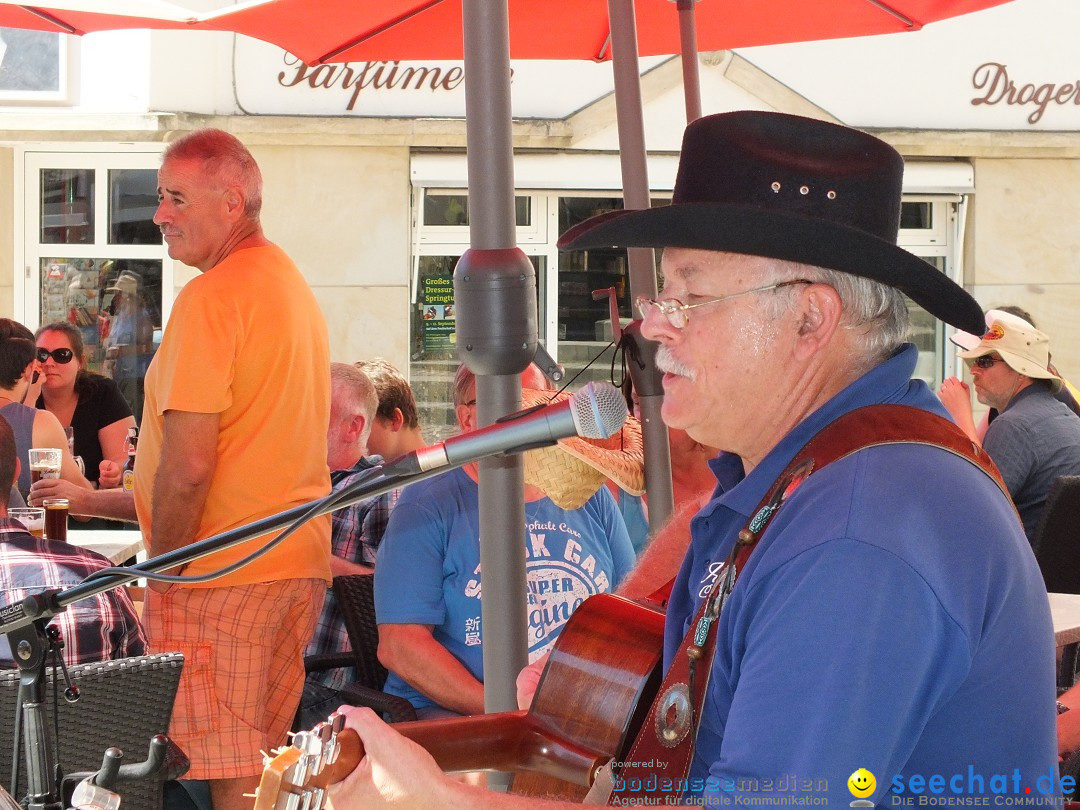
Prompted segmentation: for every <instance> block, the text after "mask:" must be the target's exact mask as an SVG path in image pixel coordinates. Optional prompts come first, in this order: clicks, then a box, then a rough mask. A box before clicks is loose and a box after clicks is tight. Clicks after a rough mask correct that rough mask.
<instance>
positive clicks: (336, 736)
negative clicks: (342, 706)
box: [255, 712, 358, 810]
mask: <svg viewBox="0 0 1080 810" xmlns="http://www.w3.org/2000/svg"><path fill="white" fill-rule="evenodd" d="M344 729H345V716H344V715H341V714H338V713H337V712H335V713H334V714H331V715H330V718H329V719H328V720H327V721H326V722H325V723H319V724H318V725H316V726H315V728H313V729H311V731H299V732H297V733H296V734H294V735H293V736H292V742H291V743H290V744H289V745H288V746H286V747H285V748H278V749H276V750H275V751H273V752H272V754H269V755H264V758H263V773H262V777H261V778H260V779H259V787H258V788H257V789H256V791H255V810H321V808H322V806H323V804H324V803H325V802H326V787H327V785H329V784H331V783H333V782H336V781H338V780H340V779H342V778H343V777H344V776H346V775H347V774H348V773H349V772H350V771H352V769H353V768H354V767H355V766H356V762H357V761H358V760H357V758H356V757H355V756H353V757H346V758H345V759H351V760H352V761H351V764H350V763H346V762H342V761H341V760H342V756H341V753H342V743H343V742H345V743H346V748H351V740H352V739H357V738H356V735H355V734H354V733H353V732H351V731H344ZM343 733H344V735H345V737H344V739H343V738H342V734H343ZM350 738H351V739H350ZM336 766H337V767H336Z"/></svg>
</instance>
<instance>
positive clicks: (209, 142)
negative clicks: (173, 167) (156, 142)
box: [161, 129, 263, 222]
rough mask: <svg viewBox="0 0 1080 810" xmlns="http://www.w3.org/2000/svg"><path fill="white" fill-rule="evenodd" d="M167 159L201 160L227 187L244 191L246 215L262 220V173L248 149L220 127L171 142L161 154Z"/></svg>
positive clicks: (193, 133) (192, 133) (213, 175)
mask: <svg viewBox="0 0 1080 810" xmlns="http://www.w3.org/2000/svg"><path fill="white" fill-rule="evenodd" d="M161 160H162V162H163V163H164V162H165V161H167V160H198V161H201V162H202V164H203V168H204V169H205V171H206V173H207V174H209V175H210V176H212V177H215V178H217V179H218V180H219V181H220V182H221V183H223V184H224V185H226V186H239V187H240V188H241V189H242V190H243V192H244V214H245V215H246V216H247V217H248V218H249V219H250V220H252V221H253V222H258V221H259V214H260V212H261V211H262V187H263V180H262V172H260V171H259V164H257V163H256V162H255V158H254V157H252V155H251V152H249V151H248V148H247V147H246V146H244V144H242V143H241V142H240V140H239V139H238V138H237V137H236V136H234V135H230V134H229V133H228V132H225V131H224V130H220V129H198V130H195V131H194V132H191V133H188V134H187V135H184V136H183V137H182V138H178V139H177V140H175V141H173V142H172V143H171V144H169V145H168V146H167V147H166V148H165V151H164V153H163V154H162V156H161Z"/></svg>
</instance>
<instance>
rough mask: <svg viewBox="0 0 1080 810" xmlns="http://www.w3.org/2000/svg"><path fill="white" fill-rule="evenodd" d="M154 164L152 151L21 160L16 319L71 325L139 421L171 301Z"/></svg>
mask: <svg viewBox="0 0 1080 810" xmlns="http://www.w3.org/2000/svg"><path fill="white" fill-rule="evenodd" d="M157 166H158V152H156V151H155V152H149V153H147V152H142V153H132V152H92V153H71V152H27V153H26V161H25V170H24V176H23V181H24V192H25V193H24V195H23V198H24V199H25V200H26V201H27V202H26V207H25V211H24V242H23V246H24V255H23V262H22V265H23V272H22V273H21V274H18V273H17V274H16V276H17V277H16V280H15V285H16V289H15V293H16V309H17V310H18V308H19V303H21V304H22V307H21V308H22V312H21V313H20V312H18V311H16V317H17V318H18V319H19V320H21V321H22V322H23V323H25V324H26V325H27V326H28V327H30V328H31V329H36V328H37V327H38V326H41V325H43V324H47V323H52V322H55V321H65V322H68V323H71V324H74V325H75V326H77V327H78V328H79V329H80V331H81V332H82V336H83V343H84V344H85V346H86V355H87V367H88V368H89V369H90V370H92V371H96V372H98V373H101V374H105V375H106V376H109V377H111V378H112V379H113V380H115V381H116V383H117V385H118V386H119V388H120V391H121V393H123V395H124V398H125V399H126V400H127V401H128V403H129V405H130V406H131V409H132V412H133V413H134V414H135V419H136V421H139V420H140V419H141V416H142V404H143V376H144V375H145V373H146V368H147V366H148V365H149V364H150V359H151V358H152V357H153V355H154V352H155V351H156V349H157V346H158V344H159V343H160V340H161V329H162V326H163V324H164V322H165V320H166V318H167V317H168V308H169V306H170V304H171V302H172V294H171V291H172V289H173V278H172V262H171V261H170V260H169V258H168V254H167V250H166V248H165V246H164V244H163V242H162V239H161V233H160V231H159V230H158V228H157V226H156V225H154V222H153V216H154V211H155V209H156V207H157ZM20 283H21V287H22V289H21V295H20V289H19V287H20ZM166 291H168V293H166Z"/></svg>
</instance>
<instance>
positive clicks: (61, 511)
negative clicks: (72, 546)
mask: <svg viewBox="0 0 1080 810" xmlns="http://www.w3.org/2000/svg"><path fill="white" fill-rule="evenodd" d="M41 505H42V506H43V507H45V539H46V540H59V541H60V542H62V543H66V542H67V526H68V507H69V506H70V503H69V501H68V499H67V498H45V499H44V500H43V501H42V502H41Z"/></svg>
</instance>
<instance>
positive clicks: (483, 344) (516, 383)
mask: <svg viewBox="0 0 1080 810" xmlns="http://www.w3.org/2000/svg"><path fill="white" fill-rule="evenodd" d="M462 15H463V20H462V21H463V25H464V32H463V33H464V44H465V122H466V139H467V140H466V143H467V150H468V169H469V234H470V250H469V251H467V252H466V254H465V255H464V256H462V258H461V260H460V261H459V263H458V266H457V268H456V270H455V273H454V292H455V304H456V305H457V307H458V318H459V320H458V338H457V340H458V353H459V355H460V356H461V358H462V360H463V361H464V362H465V363H466V364H467V365H468V366H469V368H470V369H472V370H473V371H474V372H475V373H476V375H477V379H476V398H477V411H478V416H479V419H480V423H481V424H482V425H486V424H490V423H491V422H493V421H494V420H495V419H496V418H498V417H500V416H502V415H504V414H506V413H510V412H512V411H515V410H518V409H519V408H520V407H521V382H520V378H519V376H518V375H519V374H520V373H521V372H522V371H523V370H524V369H525V368H526V367H527V366H528V364H529V362H530V361H531V360H532V356H533V354H535V351H536V278H535V274H534V272H533V269H532V264H531V263H530V262H529V260H528V258H527V257H526V256H525V255H524V253H522V252H521V251H520V250H518V249H516V248H515V247H514V239H515V232H514V228H515V219H514V165H513V143H512V138H511V111H510V26H509V22H508V11H507V3H506V0H499V2H493V0H464V2H463V5H462ZM522 469H523V468H522V463H521V458H520V456H512V457H509V458H504V459H484V460H482V461H481V462H480V494H479V498H480V567H481V571H482V572H483V573H482V577H483V580H482V581H483V586H482V587H483V598H482V599H481V614H480V615H481V620H480V626H481V632H482V634H483V640H484V707H485V709H486V710H487V711H488V712H496V711H508V710H512V709H516V708H517V697H516V692H515V687H514V681H515V678H516V677H517V673H518V672H519V671H520V669H521V668H522V667H523V666H525V664H526V663H528V646H527V636H526V629H527V617H526V605H525V593H526V584H525V501H524V476H523V472H522ZM496 781H498V780H496ZM490 785H491V781H489V786H490ZM496 786H497V785H496Z"/></svg>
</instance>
